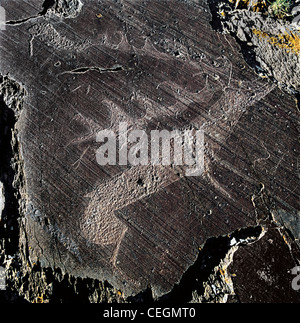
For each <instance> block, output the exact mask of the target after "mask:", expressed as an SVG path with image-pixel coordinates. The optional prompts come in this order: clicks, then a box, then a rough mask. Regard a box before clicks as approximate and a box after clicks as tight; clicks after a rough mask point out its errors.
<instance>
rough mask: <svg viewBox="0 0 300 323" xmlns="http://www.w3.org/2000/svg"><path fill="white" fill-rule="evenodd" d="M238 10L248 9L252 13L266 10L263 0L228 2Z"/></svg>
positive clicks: (234, 0) (233, 0)
mask: <svg viewBox="0 0 300 323" xmlns="http://www.w3.org/2000/svg"><path fill="white" fill-rule="evenodd" d="M228 1H229V2H230V3H232V4H234V5H235V7H236V8H238V9H250V10H252V11H254V12H262V11H264V9H266V8H267V3H266V1H265V0H228Z"/></svg>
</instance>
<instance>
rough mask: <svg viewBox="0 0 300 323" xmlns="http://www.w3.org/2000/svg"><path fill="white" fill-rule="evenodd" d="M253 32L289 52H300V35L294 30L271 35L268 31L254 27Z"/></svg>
mask: <svg viewBox="0 0 300 323" xmlns="http://www.w3.org/2000/svg"><path fill="white" fill-rule="evenodd" d="M252 32H253V34H254V35H256V36H257V37H259V38H260V39H265V40H266V41H267V42H268V43H270V44H271V45H273V46H274V47H277V48H280V49H284V50H286V51H287V52H289V53H295V54H297V55H298V54H300V37H299V36H298V35H297V34H295V33H293V32H292V31H289V32H285V33H281V34H278V35H275V36H273V35H269V34H268V33H266V32H264V31H261V30H257V29H253V30H252Z"/></svg>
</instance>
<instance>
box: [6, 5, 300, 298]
mask: <svg viewBox="0 0 300 323" xmlns="http://www.w3.org/2000/svg"><path fill="white" fill-rule="evenodd" d="M1 5H2V6H3V7H4V8H5V9H6V12H7V19H8V24H7V28H6V30H5V31H1V33H0V43H1V49H0V57H1V61H0V73H1V74H2V76H3V77H2V78H1V93H2V101H3V102H2V106H1V111H3V115H2V119H1V122H2V124H5V122H6V121H5V120H6V119H5V118H8V117H9V114H10V113H12V111H13V112H14V113H13V115H14V118H11V117H12V116H10V118H11V119H10V123H7V125H8V128H11V129H13V131H12V135H11V136H10V135H9V131H8V130H9V129H6V131H3V129H4V128H2V130H1V136H2V138H3V143H2V145H1V149H3V151H6V152H9V153H7V154H6V155H7V158H6V160H5V161H3V162H1V178H0V180H1V182H3V183H4V188H5V190H7V193H6V194H7V200H6V205H7V202H8V200H9V199H10V200H12V201H13V203H12V204H11V205H10V208H9V206H6V207H5V208H6V209H5V210H4V219H5V221H4V222H1V234H2V235H3V242H2V243H1V250H2V252H1V261H2V263H3V264H4V265H5V266H6V267H7V272H8V273H9V277H8V278H9V279H8V280H9V281H10V283H9V284H10V289H11V293H12V294H10V297H11V298H13V297H15V300H16V301H17V300H18V299H17V298H16V297H17V296H22V297H25V299H27V300H29V301H41V300H48V301H52V302H60V301H66V300H75V299H76V300H78V301H90V302H105V301H106V302H107V301H113V300H115V301H119V302H121V301H124V300H126V301H133V302H134V301H141V300H142V301H147V300H153V299H155V300H160V301H162V302H163V301H168V300H169V301H170V300H183V301H193V302H225V301H228V300H234V301H239V300H240V301H253V300H254V301H262V302H263V301H280V299H278V298H277V296H276V295H277V294H276V293H277V291H278V290H281V291H283V290H284V288H285V286H287V284H288V282H289V281H290V282H291V280H292V278H291V277H290V276H288V274H287V273H288V271H289V270H291V269H292V268H293V267H294V266H296V265H298V264H299V259H300V258H299V252H298V250H299V246H298V244H297V241H298V240H297V239H299V226H298V223H299V222H298V217H299V197H298V192H299V161H298V158H299V148H300V147H299V140H298V136H299V113H298V111H297V109H296V103H295V98H294V97H292V96H290V95H289V94H286V93H284V92H282V91H281V90H279V89H278V88H277V87H276V86H275V85H274V84H273V83H272V82H270V81H268V80H266V79H261V78H260V77H259V76H258V75H257V74H255V73H254V72H253V70H251V69H250V68H249V67H248V66H247V65H246V63H245V61H244V58H243V56H242V55H241V53H240V52H239V46H238V45H237V43H236V42H235V40H234V39H233V38H232V37H231V36H228V35H223V34H220V33H217V32H216V31H214V30H213V28H212V27H211V24H210V20H211V17H212V16H211V14H210V10H209V6H208V4H207V3H206V2H205V1H179V0H163V1H162V0H160V1H153V0H152V1H150V0H146V1H137V0H136V1H133V0H131V1H129V0H128V1H108V0H106V1H87V0H82V1H53V2H51V1H50V2H45V3H43V1H38V0H35V1H30V4H29V3H27V2H25V1H24V2H22V3H20V2H19V1H18V0H15V1H14V0H10V1H3V3H1ZM166 8H168V10H166ZM99 14H101V15H102V17H101V16H100V15H99ZM13 119H15V120H13ZM120 121H127V122H128V124H129V125H130V126H131V127H132V129H145V130H147V131H150V130H153V129H158V130H162V129H167V130H173V129H185V128H188V127H194V128H196V129H197V128H198V129H200V128H201V129H204V131H205V171H204V174H203V175H202V176H199V177H186V176H184V172H183V170H182V169H181V168H179V169H177V168H174V167H153V166H143V167H131V168H130V167H126V166H110V167H107V166H103V167H101V166H99V165H98V164H97V161H96V150H97V148H99V145H98V144H97V143H96V134H97V132H98V131H99V130H101V129H107V128H111V129H114V130H115V129H117V127H118V124H119V122H120ZM10 142H12V145H9V143H10ZM10 155H11V156H10ZM11 158H12V160H13V163H12V165H11V163H10V159H11ZM5 174H8V176H5ZM2 177H3V179H2ZM12 196H14V199H15V200H13V198H12ZM12 212H17V213H18V214H17V213H16V214H15V217H17V216H18V221H16V218H15V219H14V222H13V223H11V225H10V227H12V228H13V230H12V231H11V232H8V226H7V223H8V221H12V220H11V219H10V218H9V215H10V214H11V213H12ZM257 228H258V229H259V230H257ZM242 229H244V231H243V230H242ZM279 229H280V231H278V230H279ZM287 230H288V232H289V233H290V234H291V236H290V238H289V239H290V240H291V241H290V242H288V243H289V246H290V247H289V248H288V247H287V245H285V244H284V243H285V242H284V240H283V237H285V235H286V232H287ZM13 231H18V232H20V233H19V235H18V233H14V232H13ZM274 232H276V234H275V233H274ZM266 235H267V236H268V237H269V236H270V238H266ZM12 236H13V237H14V238H13V239H12V238H11V237H12ZM270 239H272V241H273V242H272V243H271V242H270ZM298 242H299V241H298ZM276 246H279V247H280V248H279V250H280V252H277V251H278V248H277V249H276ZM252 250H255V256H256V257H257V258H256V259H257V261H256V260H255V261H254V260H253V259H252V258H251V257H250V256H249V254H251V252H252ZM266 254H268V257H267V256H266ZM9 256H10V257H9ZM273 258H276V261H277V264H281V267H280V268H279V266H278V265H276V264H273ZM231 263H233V267H232V269H230V268H231V267H230V264H231ZM245 268H247V270H248V271H249V272H250V273H251V275H252V276H253V279H252V278H251V279H252V281H251V279H250V278H249V277H250V276H249V275H246V273H247V271H245ZM266 268H269V269H268V270H269V271H267V270H266ZM278 268H279V269H278ZM231 273H234V274H235V275H236V276H235V278H233V277H231ZM285 274H286V276H284V275H285ZM252 276H251V277H252ZM283 276H284V280H282V277H283ZM253 281H256V282H257V285H256V286H257V288H255V289H254V290H252V289H251V288H250V287H248V286H250V285H251V284H253ZM102 282H103V283H102ZM260 286H261V287H260ZM16 291H18V292H16ZM66 291H68V292H66ZM236 291H238V292H236ZM149 295H150V296H149ZM264 295H265V298H264ZM267 295H268V297H267ZM284 300H286V301H295V302H296V301H299V292H296V291H294V290H292V289H291V288H289V289H285V299H284Z"/></svg>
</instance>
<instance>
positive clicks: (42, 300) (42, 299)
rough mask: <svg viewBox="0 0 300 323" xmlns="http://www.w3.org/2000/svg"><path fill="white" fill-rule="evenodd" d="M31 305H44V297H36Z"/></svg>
mask: <svg viewBox="0 0 300 323" xmlns="http://www.w3.org/2000/svg"><path fill="white" fill-rule="evenodd" d="M32 303H34V304H42V303H44V296H43V295H42V296H38V297H37V298H36V299H35V300H34V301H33V302H32Z"/></svg>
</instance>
